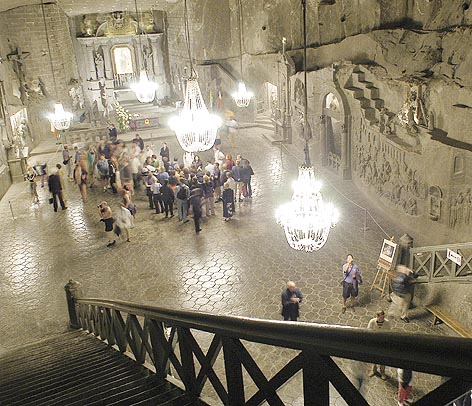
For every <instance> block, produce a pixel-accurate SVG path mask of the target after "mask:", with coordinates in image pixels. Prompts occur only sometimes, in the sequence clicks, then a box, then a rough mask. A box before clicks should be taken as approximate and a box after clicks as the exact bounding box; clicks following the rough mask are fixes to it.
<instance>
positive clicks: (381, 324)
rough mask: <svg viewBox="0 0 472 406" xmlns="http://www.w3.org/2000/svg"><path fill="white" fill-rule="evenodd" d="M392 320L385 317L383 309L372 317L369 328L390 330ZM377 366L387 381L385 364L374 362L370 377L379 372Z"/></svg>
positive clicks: (381, 376) (381, 375) (383, 378)
mask: <svg viewBox="0 0 472 406" xmlns="http://www.w3.org/2000/svg"><path fill="white" fill-rule="evenodd" d="M390 327H391V326H390V322H389V321H388V320H386V319H385V312H384V311H383V310H379V311H377V314H376V317H374V318H373V319H370V321H369V324H368V325H367V329H368V330H375V331H378V330H390ZM377 366H378V368H379V372H380V378H381V379H382V380H383V381H385V380H386V379H387V375H385V365H376V364H372V368H371V370H370V371H369V374H368V375H369V377H373V376H374V375H375V374H377Z"/></svg>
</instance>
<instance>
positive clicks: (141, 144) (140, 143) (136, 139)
mask: <svg viewBox="0 0 472 406" xmlns="http://www.w3.org/2000/svg"><path fill="white" fill-rule="evenodd" d="M133 142H134V143H135V144H136V145H137V146H138V147H139V149H140V150H141V151H144V141H143V139H142V138H141V137H140V136H139V134H136V136H135V137H134V138H133Z"/></svg>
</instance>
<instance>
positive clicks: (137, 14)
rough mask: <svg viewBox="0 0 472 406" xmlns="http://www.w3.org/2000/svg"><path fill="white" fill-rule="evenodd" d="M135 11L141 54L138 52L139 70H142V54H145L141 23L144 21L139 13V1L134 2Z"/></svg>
mask: <svg viewBox="0 0 472 406" xmlns="http://www.w3.org/2000/svg"><path fill="white" fill-rule="evenodd" d="M134 9H135V10H136V20H137V22H136V23H137V24H138V26H137V28H136V33H137V34H138V44H139V52H138V65H139V69H141V68H142V57H141V52H143V44H142V43H141V29H140V26H139V25H140V24H139V23H140V21H141V24H142V20H141V18H140V17H139V12H138V0H134Z"/></svg>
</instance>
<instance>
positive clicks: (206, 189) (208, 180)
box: [203, 175, 215, 217]
mask: <svg viewBox="0 0 472 406" xmlns="http://www.w3.org/2000/svg"><path fill="white" fill-rule="evenodd" d="M214 191H215V189H214V188H213V178H212V177H210V176H208V175H204V176H203V196H204V199H205V212H206V216H207V217H210V214H211V215H212V216H214V215H215V201H214V199H213V193H214Z"/></svg>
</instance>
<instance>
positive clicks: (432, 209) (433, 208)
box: [429, 186, 442, 221]
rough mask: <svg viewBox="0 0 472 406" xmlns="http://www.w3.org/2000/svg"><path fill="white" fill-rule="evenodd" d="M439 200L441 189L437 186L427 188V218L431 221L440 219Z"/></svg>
mask: <svg viewBox="0 0 472 406" xmlns="http://www.w3.org/2000/svg"><path fill="white" fill-rule="evenodd" d="M441 200H442V190H441V188H440V187H439V186H431V187H430V188H429V218H430V219H431V220H433V221H439V219H440V218H441Z"/></svg>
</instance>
